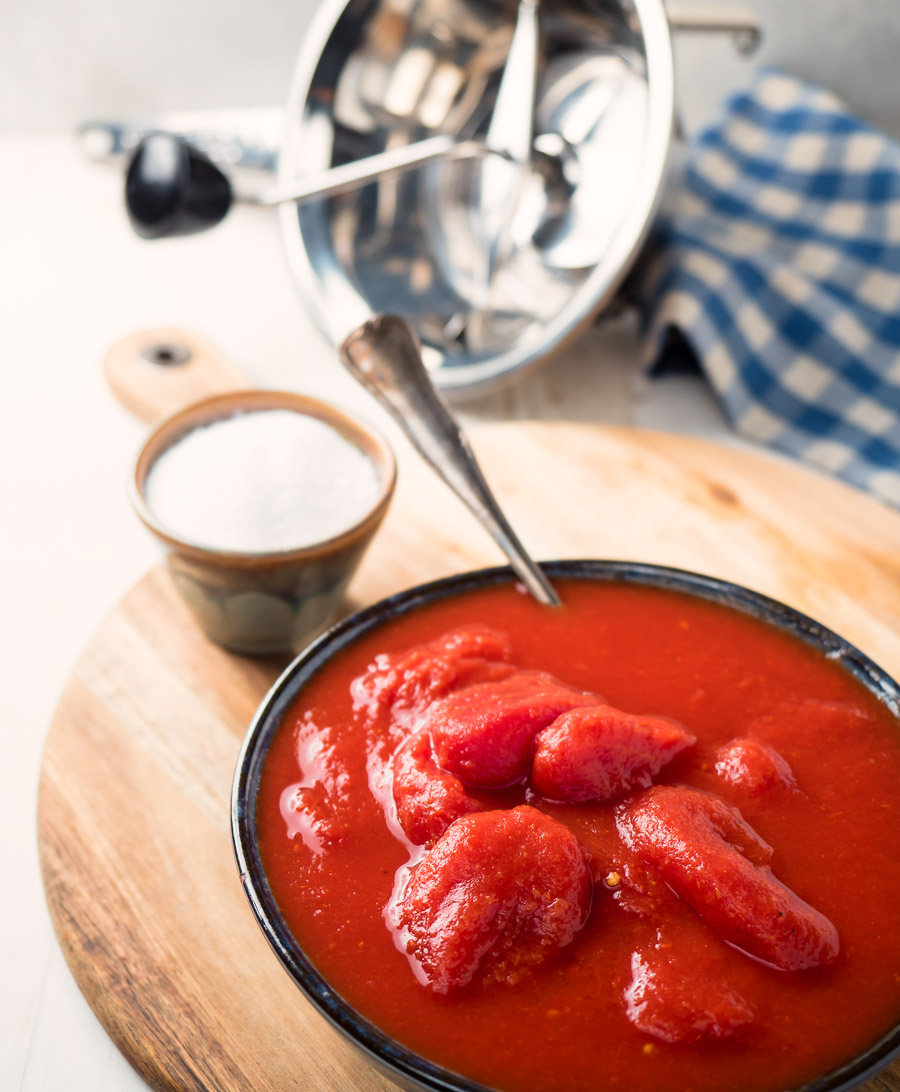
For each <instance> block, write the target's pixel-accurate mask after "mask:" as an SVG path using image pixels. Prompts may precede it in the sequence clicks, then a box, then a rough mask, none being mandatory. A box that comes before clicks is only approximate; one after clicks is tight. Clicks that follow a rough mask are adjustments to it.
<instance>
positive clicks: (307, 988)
mask: <svg viewBox="0 0 900 1092" xmlns="http://www.w3.org/2000/svg"><path fill="white" fill-rule="evenodd" d="M542 568H543V569H544V571H545V572H546V573H547V575H548V576H549V577H550V579H551V580H554V579H561V578H565V579H566V580H573V579H574V580H587V581H599V582H604V583H605V582H616V583H620V584H640V585H644V586H647V587H655V588H667V589H671V590H673V591H678V592H682V593H687V594H688V595H691V596H695V597H697V598H699V599H705V600H709V601H712V602H714V603H718V604H721V605H722V606H726V607H730V608H731V609H732V610H736V611H739V612H740V613H741V614H745V615H751V616H752V617H754V618H758V619H760V620H761V621H763V622H765V623H767V624H768V625H771V626H774V627H775V628H777V629H779V630H782V631H784V632H786V633H790V634H793V635H794V636H795V637H798V638H799V639H800V640H801V641H804V642H806V643H807V644H809V645H812V646H814V647H815V648H817V649H819V650H820V651H822V652H823V653H825V654H826V655H827V656H828V658H829V659H830V660H833V661H837V662H838V663H840V664H841V666H842V667H843V668H844V669H845V670H846V671H849V672H850V673H851V674H852V675H853V676H854V677H855V678H856V679H858V680H859V682H860V683H862V685H863V686H864V687H865V688H866V689H867V690H868V691H870V693H872V694H874V695H875V697H876V698H878V700H879V701H881V702H884V703H885V704H886V705H888V706H889V707H890V709H891V710H892V711H893V712H894V714H895V715H896V716H897V717H898V718H900V687H898V684H897V683H896V682H895V681H894V680H893V679H892V678H891V677H890V676H889V675H887V674H886V673H885V672H884V671H882V669H881V668H880V667H878V666H877V665H876V664H875V663H873V662H872V661H871V660H870V659H869V658H868V657H867V656H864V655H863V653H861V652H860V651H859V650H858V649H857V648H854V647H853V645H851V644H848V642H847V641H845V640H844V639H843V638H841V637H839V636H838V635H837V634H836V633H833V632H832V631H831V630H829V629H826V627H825V626H823V625H820V624H819V623H818V622H816V621H814V620H813V619H812V618H809V617H807V616H806V615H804V614H801V613H800V612H799V611H795V610H792V609H791V608H790V607H787V606H785V605H784V604H783V603H779V602H778V601H777V600H775V599H770V598H768V597H767V596H764V595H760V594H758V593H757V592H753V591H750V590H749V589H747V588H743V587H741V586H740V585H737V584H731V583H728V582H727V581H724V580H716V579H714V578H712V577H708V576H701V575H699V574H697V573H691V572H685V571H683V570H680V569H670V568H666V567H665V566H661V565H642V564H637V563H633V562H627V561H557V562H548V563H545V564H543V565H542ZM515 579H516V578H515V575H514V574H513V572H512V570H511V569H510V568H508V567H502V568H494V569H482V570H478V571H476V572H470V573H462V574H460V575H458V576H451V577H448V578H447V579H444V580H437V581H434V582H433V583H430V584H422V585H420V586H419V587H416V588H411V589H409V590H408V591H404V592H400V593H399V594H397V595H394V596H391V597H390V598H388V599H383V600H382V601H381V602H380V603H376V604H374V605H373V606H371V607H367V608H366V609H365V610H362V611H360V612H359V613H357V614H354V615H352V616H351V617H349V618H346V619H345V620H344V621H342V622H339V623H338V624H337V625H336V626H334V627H333V628H332V629H330V630H328V632H327V633H325V634H323V635H322V636H321V637H320V638H319V639H318V640H317V641H315V642H314V643H313V644H312V645H310V646H309V647H308V648H307V649H306V650H305V651H304V652H302V653H301V654H300V656H298V657H297V659H296V660H294V662H293V663H292V664H291V665H290V666H289V667H288V668H287V669H286V671H285V672H284V673H283V674H282V676H281V678H280V679H278V681H277V682H276V683H275V685H274V686H273V687H272V689H271V690H270V691H269V693H268V694H267V695H266V698H265V700H264V701H263V703H262V705H261V706H260V708H259V710H258V711H257V713H256V716H255V717H254V719H253V723H252V724H251V725H250V729H249V731H248V733H247V737H246V739H245V740H244V745H243V747H242V749H241V753H240V757H239V758H238V765H237V769H236V772H235V779H234V788H233V792H232V804H231V821H232V836H233V838H234V848H235V854H236V857H237V864H238V868H239V870H240V875H241V882H242V883H243V885H244V890H245V892H246V895H247V898H248V899H249V901H250V905H251V907H252V909H253V913H254V914H255V915H256V919H257V921H258V923H259V925H260V928H261V929H262V931H263V933H264V934H265V936H266V939H267V940H268V942H269V944H270V945H271V946H272V949H273V950H274V952H275V954H276V956H277V957H278V959H279V960H280V962H281V964H282V966H283V967H284V969H285V970H286V971H287V972H288V974H289V975H290V976H291V978H293V980H294V981H295V982H296V983H297V985H298V986H299V987H300V989H301V990H302V991H303V993H304V994H305V995H306V997H307V998H308V999H309V1000H310V1001H311V1002H312V1003H313V1004H314V1005H315V1006H316V1008H317V1009H318V1010H319V1011H320V1012H321V1013H322V1015H323V1016H325V1017H326V1018H327V1019H328V1020H330V1021H331V1023H332V1024H333V1025H334V1026H335V1027H337V1028H338V1030H339V1031H341V1032H342V1033H343V1034H344V1035H345V1036H346V1037H347V1038H348V1039H349V1040H350V1041H351V1042H352V1043H353V1044H354V1045H355V1046H356V1047H358V1048H359V1049H360V1050H361V1051H362V1052H363V1054H364V1055H365V1056H366V1057H367V1058H368V1060H369V1061H370V1062H371V1063H372V1064H373V1065H374V1066H375V1067H376V1068H377V1069H379V1070H380V1071H381V1072H382V1073H384V1074H385V1075H386V1076H387V1077H389V1078H390V1079H391V1080H392V1081H394V1082H395V1083H397V1084H398V1085H400V1086H401V1087H403V1088H407V1089H411V1090H413V1092H421V1090H423V1089H426V1090H429V1092H435V1090H440V1092H490V1090H489V1089H487V1088H486V1087H485V1086H484V1085H482V1084H478V1083H476V1082H475V1081H471V1080H469V1079H467V1078H465V1077H462V1076H460V1075H459V1074H457V1073H453V1072H451V1071H450V1070H447V1069H444V1068H442V1067H441V1066H437V1065H435V1064H434V1063H432V1062H429V1061H428V1060H427V1059H425V1058H423V1057H422V1056H421V1055H419V1054H416V1053H414V1052H413V1051H411V1050H409V1049H408V1048H407V1047H405V1046H403V1045H402V1044H400V1043H398V1042H396V1041H395V1040H393V1039H391V1038H389V1037H388V1036H387V1035H385V1034H384V1033H383V1032H382V1031H380V1030H379V1029H378V1028H377V1027H376V1026H375V1025H374V1024H372V1023H370V1022H369V1021H368V1020H366V1019H365V1018H364V1017H362V1016H361V1015H360V1014H359V1013H358V1012H356V1011H355V1010H354V1009H353V1008H351V1006H350V1005H349V1004H347V1002H346V1001H344V1000H343V998H342V997H341V996H340V995H339V994H338V993H337V992H336V991H335V990H334V989H333V988H332V987H331V986H330V985H329V984H328V982H327V981H326V980H325V979H324V978H323V977H322V976H321V975H320V974H319V972H318V971H317V970H316V968H315V966H314V965H313V964H312V962H311V961H310V960H309V959H308V958H307V956H306V955H305V953H304V951H303V949H302V948H301V947H300V945H299V944H298V942H297V941H296V940H295V939H294V937H293V936H292V935H291V932H290V930H289V929H288V927H287V925H286V924H285V921H284V918H283V917H282V914H281V911H280V910H279V907H278V904H277V902H276V901H275V898H274V896H273V895H272V892H271V890H270V888H269V884H268V882H267V880H266V875H265V872H264V870H263V866H262V862H261V860H260V856H259V851H258V849H257V837H256V798H257V791H258V787H259V777H260V771H261V768H262V763H263V760H264V758H265V755H266V752H267V750H268V747H269V743H270V741H271V739H272V737H273V734H274V733H275V731H276V729H277V727H278V725H279V723H280V722H281V719H282V717H283V716H284V714H285V712H286V710H287V709H288V707H289V706H290V704H291V703H292V702H293V700H294V699H295V698H296V697H297V695H298V694H299V693H300V692H301V691H302V690H303V688H304V686H305V685H306V683H307V682H308V681H309V679H311V678H312V676H314V675H315V674H316V672H317V671H319V670H320V668H321V667H322V666H323V664H325V663H326V662H327V661H328V660H330V659H331V658H332V657H333V656H335V655H337V654H338V653H340V651H341V650H342V649H344V648H346V647H347V646H348V645H349V644H351V643H352V642H354V641H356V640H357V639H358V638H360V637H361V636H362V635H363V634H366V633H368V632H369V631H371V630H372V629H375V628H377V627H378V626H380V625H382V624H383V623H384V622H386V621H387V620H389V619H392V618H396V617H398V616H399V615H403V614H407V613H409V612H411V611H415V610H417V609H418V608H420V607H423V606H425V605H427V604H429V603H433V602H436V601H438V600H440V599H444V598H446V597H448V596H455V595H458V594H460V593H463V592H467V591H473V590H475V589H477V588H484V587H486V586H488V585H496V584H507V583H512V582H514V581H515ZM898 1055H900V1024H898V1025H896V1026H894V1027H893V1028H892V1029H890V1030H889V1031H888V1032H887V1033H886V1034H885V1035H883V1036H882V1037H881V1038H880V1039H879V1040H878V1041H877V1042H875V1043H873V1044H872V1045H871V1046H870V1047H869V1048H868V1049H867V1050H865V1051H863V1052H862V1053H861V1054H859V1055H857V1056H856V1057H854V1058H851V1059H850V1060H849V1061H847V1062H845V1063H844V1064H843V1065H841V1066H839V1067H838V1068H837V1069H834V1070H832V1071H831V1072H829V1073H826V1074H823V1075H822V1076H821V1077H818V1078H816V1079H815V1080H814V1081H812V1082H810V1083H808V1084H806V1085H804V1086H803V1087H802V1088H801V1089H796V1090H793V1092H850V1089H853V1088H857V1087H858V1086H859V1085H860V1084H862V1083H863V1082H864V1081H865V1080H867V1079H868V1078H869V1077H871V1076H873V1075H874V1074H875V1073H877V1072H879V1071H880V1070H881V1069H883V1068H884V1067H885V1066H886V1065H887V1064H888V1063H889V1062H890V1061H891V1060H892V1059H894V1058H895V1057H897V1056H898Z"/></svg>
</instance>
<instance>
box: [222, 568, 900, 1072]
mask: <svg viewBox="0 0 900 1092" xmlns="http://www.w3.org/2000/svg"><path fill="white" fill-rule="evenodd" d="M544 568H545V571H546V573H547V575H548V576H549V577H550V579H551V580H552V581H553V583H554V585H555V587H556V588H557V590H558V591H559V592H560V595H561V598H562V600H563V606H562V608H560V609H550V608H547V607H542V606H540V605H538V604H537V603H535V602H533V601H532V600H531V599H530V598H529V597H528V596H527V595H526V594H525V593H524V592H523V590H522V589H521V587H520V586H519V585H518V584H517V583H516V581H515V577H514V576H513V574H512V573H511V571H510V570H509V569H508V568H497V569H488V570H482V571H479V572H475V573H467V574H462V575H458V576H454V577H451V578H449V579H446V580H441V581H437V582H435V583H431V584H427V585H423V586H421V587H418V588H413V589H411V590H409V591H406V592H402V593H400V594H399V595H396V596H393V597H392V598H389V599H386V600H384V601H382V602H380V603H378V604H376V605H374V606H372V607H369V608H367V609H365V610H363V611H361V612H360V613H358V614H355V615H353V616H352V617H350V618H348V619H346V620H344V621H342V622H340V623H339V624H338V625H336V626H335V627H333V628H332V629H331V630H329V631H328V632H327V633H326V634H325V635H323V636H322V637H321V638H320V639H319V640H317V641H316V642H315V643H314V644H312V645H311V646H310V647H309V648H308V649H306V651H304V652H303V653H302V654H301V655H300V656H299V657H298V658H297V659H296V660H295V661H294V662H293V663H292V664H291V666H290V667H289V668H288V669H287V670H286V671H285V673H284V674H283V675H282V676H281V678H280V679H279V680H278V682H277V683H276V684H275V686H274V687H273V689H272V690H271V691H270V693H269V694H268V696H267V697H266V699H265V700H264V702H263V704H262V706H261V707H260V709H259V711H258V712H257V715H256V717H255V719H254V721H253V723H252V725H251V727H250V729H249V732H248V734H247V737H246V739H245V742H244V745H243V748H242V751H241V755H240V759H239V762H238V767H237V771H236V775H235V782H234V791H233V799H232V824H233V836H234V844H235V851H236V856H237V863H238V868H239V871H240V875H241V880H242V883H243V886H244V889H245V892H246V894H247V897H248V899H249V902H250V906H251V908H252V910H253V913H254V914H255V916H256V919H257V921H258V923H259V925H260V927H261V928H262V931H263V932H264V934H265V936H266V938H267V940H268V941H269V944H270V945H271V947H272V949H273V951H274V952H275V955H276V956H277V957H278V959H279V960H280V962H281V964H282V965H283V967H284V968H285V970H286V971H287V972H288V974H289V975H290V976H291V977H292V978H293V979H294V981H295V982H296V983H297V985H298V986H299V987H300V989H301V990H302V991H303V993H304V994H305V995H306V997H307V998H309V999H310V1000H311V1001H312V1002H313V1004H314V1005H315V1006H316V1007H317V1008H318V1009H319V1011H320V1012H321V1013H322V1014H323V1015H324V1016H325V1017H326V1018H327V1019H328V1020H329V1021H331V1022H332V1024H334V1025H335V1026H337V1027H338V1029H339V1030H340V1031H342V1032H343V1033H344V1034H345V1035H346V1036H347V1037H348V1038H349V1039H350V1040H351V1041H352V1042H353V1043H354V1044H355V1045H356V1046H358V1047H359V1048H360V1049H361V1050H362V1051H364V1052H365V1054H366V1055H367V1056H368V1058H369V1059H370V1061H372V1063H373V1064H374V1065H376V1066H377V1067H378V1068H380V1069H381V1070H382V1072H384V1073H385V1074H386V1075H387V1076H389V1077H390V1078H391V1079H392V1080H394V1081H395V1082H397V1083H398V1084H400V1085H402V1086H403V1087H406V1088H412V1089H430V1090H437V1089H442V1090H455V1092H483V1090H487V1089H499V1090H502V1092H551V1090H552V1092H556V1090H559V1089H565V1090H566V1092H588V1090H590V1092H617V1090H620V1089H627V1090H629V1092H685V1090H687V1089H691V1090H693V1092H713V1090H717V1092H721V1090H722V1089H739V1090H740V1092H784V1090H785V1089H796V1090H799V1089H802V1090H804V1092H813V1090H816V1092H826V1090H828V1092H835V1090H848V1089H851V1088H855V1087H857V1086H858V1085H859V1084H861V1083H863V1082H864V1081H865V1080H866V1079H867V1078H869V1077H870V1076H872V1075H873V1074H875V1073H876V1072H878V1071H880V1070H881V1069H882V1068H883V1067H885V1066H886V1065H888V1064H889V1062H890V1061H891V1060H892V1059H893V1058H895V1057H896V1056H897V1055H898V1054H900V916H898V914H897V907H898V906H900V822H898V818H900V816H898V810H900V809H898V804H897V800H896V796H897V794H896V787H897V783H898V778H900V689H898V686H897V684H896V683H895V682H894V680H893V679H891V678H890V677H889V676H888V675H887V674H886V673H885V672H884V671H883V670H881V669H880V668H879V667H878V666H877V665H875V664H874V663H873V662H872V661H871V660H869V659H868V658H867V657H866V656H864V655H863V654H862V653H861V652H860V651H859V650H857V649H855V648H854V647H853V646H851V645H850V644H848V643H847V642H846V641H844V640H843V639H842V638H841V637H839V636H838V635H836V634H835V633H833V632H831V631H830V630H828V629H826V628H825V627H824V626H822V625H820V624H819V623H817V622H815V621H813V620H812V619H810V618H808V617H806V616H804V615H802V614H800V613H798V612H796V611H794V610H792V609H790V608H788V607H787V606H785V605H783V604H781V603H778V602H776V601H774V600H772V599H769V598H766V597H765V596H762V595H760V594H758V593H755V592H753V591H750V590H748V589H745V588H742V587H740V586H737V585H734V584H730V583H727V582H724V581H721V580H716V579H712V578H709V577H705V576H701V575H697V574H693V573H689V572H684V571H681V570H675V569H670V568H665V567H661V566H655V565H642V564H635V563H628V562H615V561H565V562H555V563H548V564H546V565H545V566H544Z"/></svg>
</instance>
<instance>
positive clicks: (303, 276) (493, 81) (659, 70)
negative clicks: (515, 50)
mask: <svg viewBox="0 0 900 1092" xmlns="http://www.w3.org/2000/svg"><path fill="white" fill-rule="evenodd" d="M516 11H517V8H516V4H515V3H514V2H511V0H449V2H447V0H412V2H410V3H404V4H397V3H394V2H393V0H365V2H363V3H356V2H354V3H348V2H347V0H327V2H326V3H323V4H322V5H321V7H320V9H319V11H318V13H317V17H316V19H315V20H314V22H313V24H312V25H311V26H310V28H309V30H308V32H307V35H306V37H305V39H304V45H303V49H302V51H301V53H300V56H299V57H298V60H297V64H296V67H295V71H294V78H293V82H292V87H291V92H290V96H289V101H288V109H287V130H286V134H285V143H284V146H283V149H282V153H281V156H280V160H279V175H280V182H281V183H282V184H284V185H289V184H290V183H292V182H294V181H296V180H297V179H298V178H300V177H301V176H303V175H305V174H311V173H315V172H316V171H320V170H323V169H326V168H328V167H330V166H332V165H339V164H341V163H345V162H348V161H350V160H353V159H358V158H360V157H362V156H367V155H373V154H376V153H378V152H382V151H384V150H385V149H386V148H388V147H390V148H397V147H401V146H403V145H405V144H408V143H411V142H413V141H417V140H421V139H426V138H428V137H431V136H435V135H437V134H441V133H449V134H454V135H458V136H459V137H460V139H467V138H469V137H484V136H485V135H486V133H487V130H488V127H489V125H490V119H491V111H492V108H493V104H494V100H495V98H496V95H497V88H498V85H499V83H500V78H501V74H502V72H503V67H504V64H505V62H506V57H507V54H508V51H509V47H510V42H511V40H512V35H513V27H514V25H515V22H516ZM539 18H540V24H541V26H540V38H541V60H540V64H539V73H538V87H537V98H536V114H535V140H534V148H535V150H536V154H535V156H534V161H533V163H532V164H531V166H530V169H529V171H528V176H527V180H526V184H525V186H524V188H523V190H522V194H521V198H520V200H519V201H518V203H517V205H516V210H515V216H514V217H513V219H512V223H511V225H510V232H511V241H512V243H513V248H512V253H511V255H510V257H509V259H508V261H506V262H505V263H504V264H503V266H502V267H501V268H499V269H498V270H497V275H496V277H494V278H493V279H492V280H491V281H490V284H489V285H486V284H485V280H484V274H483V256H484V253H485V248H486V246H487V245H488V243H487V240H486V238H485V230H486V229H485V219H484V215H483V211H484V210H483V199H484V178H485V175H484V172H485V170H490V169H491V166H490V164H489V163H487V162H485V161H483V160H478V161H469V162H439V163H436V164H433V165H430V166H429V167H428V168H425V169H420V170H416V171H411V172H409V173H408V174H406V175H404V176H403V177H401V178H390V179H383V180H380V181H378V182H376V183H372V184H370V185H368V186H366V187H364V188H362V189H360V190H358V191H357V192H355V193H352V194H346V195H344V196H341V197H332V198H327V199H322V200H314V201H310V202H306V203H304V204H302V205H297V206H294V205H284V206H282V208H281V210H280V214H281V225H282V233H283V238H284V243H285V247H286V250H287V256H288V261H289V264H290V267H291V270H292V272H293V274H294V278H295V281H296V283H297V286H298V288H299V290H300V294H301V298H302V300H303V302H304V304H305V305H306V307H307V309H308V310H309V313H310V316H311V317H312V318H313V320H314V321H315V322H316V323H317V324H318V325H319V327H320V328H321V329H322V331H323V333H324V334H325V335H326V336H327V337H328V338H329V339H330V340H331V341H332V342H333V343H334V344H335V345H339V344H341V342H342V341H343V340H344V338H345V337H346V335H347V334H348V333H349V331H350V330H351V329H353V328H354V327H356V326H358V325H360V324H361V323H362V322H364V321H365V320H366V319H367V318H368V317H369V316H370V315H371V314H373V313H376V314H377V313H379V312H383V311H390V312H396V313H399V314H402V315H403V316H404V317H405V318H407V319H408V320H409V321H410V323H411V324H412V325H413V327H414V328H415V330H416V333H417V334H418V336H419V339H420V340H421V342H422V346H423V355H424V357H425V361H426V364H427V365H428V366H429V368H430V369H431V371H432V374H433V376H434V379H435V382H436V384H437V385H438V386H439V387H441V388H442V389H443V390H444V391H446V392H447V393H448V394H459V395H469V394H472V393H475V392H480V391H484V390H486V389H487V388H489V387H491V386H495V385H496V384H498V383H500V382H502V381H504V380H507V379H509V378H510V377H512V376H514V375H515V374H517V373H518V372H520V371H522V370H523V369H526V368H528V367H530V366H532V365H534V364H536V363H537V362H539V361H541V360H543V359H545V358H546V357H547V356H548V355H550V354H552V353H553V352H555V351H558V350H559V349H561V348H562V347H563V346H564V345H565V344H567V343H568V342H569V341H570V340H571V339H572V338H574V337H575V336H576V335H577V334H578V333H579V332H580V331H582V330H583V329H584V328H585V327H586V325H588V324H589V323H590V322H591V320H592V318H593V317H594V316H595V315H596V313H597V312H598V311H599V310H600V309H602V308H603V307H604V306H605V305H606V304H607V303H608V302H609V301H610V300H611V299H612V297H613V295H614V293H615V291H616V289H617V288H618V286H619V285H620V284H621V282H622V280H623V278H624V277H625V275H626V274H627V272H628V270H629V268H630V266H631V265H632V263H633V261H634V260H635V258H636V256H637V254H638V253H639V250H640V247H641V244H642V243H643V241H644V239H645V238H646V235H647V233H648V231H649V229H650V227H651V224H652V221H653V216H654V213H655V210H656V207H657V202H658V199H659V194H660V190H661V187H662V183H663V176H664V172H665V165H666V161H667V157H668V151H669V143H670V138H671V132H672V118H673V99H674V90H673V86H674V85H673V65H672V46H671V40H670V32H669V23H668V19H667V15H666V10H665V7H664V5H663V3H662V0H603V2H595V0H561V2H554V3H553V4H544V5H541V6H540V9H539ZM610 164H614V169H610Z"/></svg>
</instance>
